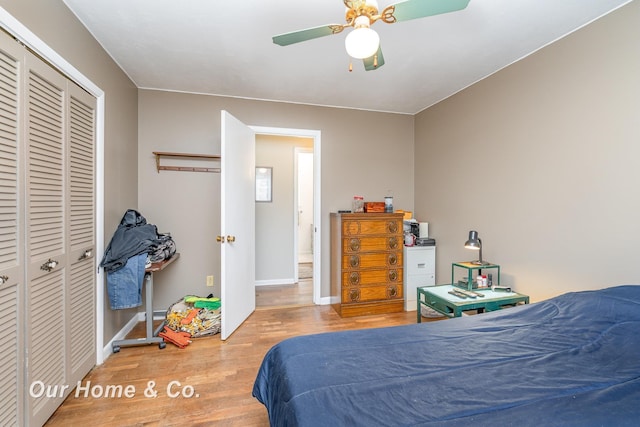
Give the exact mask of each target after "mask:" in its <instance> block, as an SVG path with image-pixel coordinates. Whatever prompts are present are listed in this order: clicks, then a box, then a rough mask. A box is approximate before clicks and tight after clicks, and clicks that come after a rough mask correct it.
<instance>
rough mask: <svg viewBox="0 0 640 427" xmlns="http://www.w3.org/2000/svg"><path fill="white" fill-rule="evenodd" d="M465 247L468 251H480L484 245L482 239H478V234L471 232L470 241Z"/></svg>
mask: <svg viewBox="0 0 640 427" xmlns="http://www.w3.org/2000/svg"><path fill="white" fill-rule="evenodd" d="M464 247H465V248H467V249H480V248H481V247H482V244H481V243H480V239H478V232H477V231H475V230H471V231H470V232H469V239H468V240H467V242H466V243H465V244H464Z"/></svg>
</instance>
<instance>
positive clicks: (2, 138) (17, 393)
mask: <svg viewBox="0 0 640 427" xmlns="http://www.w3.org/2000/svg"><path fill="white" fill-rule="evenodd" d="M0 43H1V48H0V316H2V317H1V318H2V335H3V339H2V345H0V367H2V375H0V425H2V426H13V425H20V424H22V423H21V420H22V418H21V414H22V412H23V411H22V409H21V408H22V405H23V402H24V399H23V394H22V390H23V389H24V387H23V382H22V378H23V375H22V373H23V370H22V366H23V360H24V359H23V357H24V354H23V349H24V343H23V341H22V339H23V338H22V335H23V334H22V329H21V328H22V325H23V322H22V309H21V305H20V304H21V303H22V301H23V299H24V298H23V297H24V296H23V294H22V292H23V289H24V283H25V280H24V263H23V250H24V245H23V243H22V242H23V239H22V232H23V229H22V227H23V223H22V222H21V218H23V208H22V206H23V205H22V200H23V197H22V195H21V194H20V191H21V189H22V188H23V186H22V182H21V181H22V179H21V177H22V174H21V172H22V168H21V159H22V153H21V144H19V142H18V141H19V136H20V129H22V124H21V121H20V117H21V115H20V114H19V107H20V103H19V98H20V92H21V86H22V85H21V79H20V76H21V73H20V69H21V66H22V61H23V56H24V50H23V49H22V48H21V47H20V46H19V45H18V44H17V43H15V42H14V41H13V40H12V39H10V38H9V37H8V36H7V35H6V34H4V33H0Z"/></svg>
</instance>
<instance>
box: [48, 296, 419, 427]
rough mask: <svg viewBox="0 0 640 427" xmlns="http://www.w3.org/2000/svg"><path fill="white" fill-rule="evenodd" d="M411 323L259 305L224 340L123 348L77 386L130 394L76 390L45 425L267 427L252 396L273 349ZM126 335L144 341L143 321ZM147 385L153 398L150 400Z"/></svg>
mask: <svg viewBox="0 0 640 427" xmlns="http://www.w3.org/2000/svg"><path fill="white" fill-rule="evenodd" d="M423 320H430V319H423ZM415 321H416V313H415V311H411V312H402V313H393V314H384V315H375V316H362V317H352V318H344V319H343V318H341V317H340V316H338V314H337V313H336V312H335V311H334V310H333V309H332V308H331V307H330V306H316V305H304V306H288V307H284V308H282V307H281V308H268V307H262V308H260V309H257V310H256V311H255V312H254V313H253V314H252V315H251V316H249V318H248V319H247V320H246V321H245V322H244V323H243V324H242V325H241V326H240V328H239V329H238V330H237V331H236V332H234V334H233V335H232V336H231V337H230V338H229V339H228V340H227V341H224V342H223V341H221V340H220V335H214V336H210V337H203V338H197V339H194V340H193V342H192V343H191V344H190V345H188V346H187V347H186V348H184V349H179V348H177V347H176V346H174V345H172V344H170V343H167V347H166V348H165V349H163V350H160V349H158V347H157V346H156V345H153V346H151V345H149V346H139V347H128V348H123V349H122V350H121V351H120V352H119V353H116V354H113V355H111V357H109V358H108V359H107V360H106V361H105V363H104V364H103V365H101V366H99V367H96V368H94V369H93V370H92V371H91V372H90V373H89V374H88V375H87V376H86V377H85V378H84V380H83V381H82V382H81V386H82V387H85V388H88V389H89V390H94V388H95V390H96V392H95V393H94V394H96V395H97V394H98V392H100V391H101V390H102V391H103V392H104V390H107V389H108V387H110V386H114V387H117V386H123V387H127V386H130V387H131V388H132V389H135V392H134V393H132V394H133V396H132V397H124V396H122V397H93V396H92V393H91V391H90V392H88V395H87V396H86V397H85V394H84V393H80V394H79V395H78V396H76V392H75V391H74V392H72V393H71V394H70V395H69V397H67V399H66V400H65V402H64V403H63V405H62V406H60V408H58V410H57V411H56V412H55V413H54V414H53V415H52V417H51V418H50V419H49V421H48V422H47V424H46V425H47V426H86V425H93V426H178V425H179V426H210V425H221V426H243V427H245V426H268V425H269V421H268V417H267V411H266V409H265V407H264V406H263V405H262V404H261V403H259V402H258V401H257V400H256V399H255V398H254V397H253V396H252V395H251V391H252V388H253V381H254V379H255V375H256V373H257V371H258V368H259V366H260V363H261V362H262V358H263V357H264V355H265V353H266V352H267V351H268V350H269V349H270V348H271V347H272V346H273V345H275V344H276V343H278V342H279V341H282V340H283V339H285V338H289V337H293V336H296V335H307V334H312V333H319V332H331V331H340V330H346V329H363V328H374V327H382V326H396V325H403V324H410V323H415ZM130 336H131V337H141V336H144V323H142V322H141V323H140V324H139V325H138V326H137V327H136V329H134V331H132V333H131V334H130ZM72 386H75V384H74V385H72ZM150 386H152V387H150ZM148 388H150V389H151V391H154V392H157V397H148V396H149V393H148V390H147V389H148ZM145 391H146V392H147V394H146V395H145ZM181 391H182V393H183V394H184V396H183V395H181ZM111 396H113V394H111Z"/></svg>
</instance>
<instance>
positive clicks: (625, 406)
mask: <svg viewBox="0 0 640 427" xmlns="http://www.w3.org/2000/svg"><path fill="white" fill-rule="evenodd" d="M253 395H254V396H255V397H256V398H257V399H258V400H259V401H260V402H262V403H263V404H264V405H265V406H266V407H267V409H268V412H269V419H270V422H271V425H272V426H278V427H284V426H332V427H338V426H368V427H369V426H432V425H433V426H435V425H437V426H460V425H464V426H467V425H472V426H478V425H482V426H487V425H491V426H506V425H513V426H518V427H523V426H552V425H562V426H622V425H634V426H637V425H640V286H632V285H628V286H618V287H612V288H608V289H604V290H600V291H584V292H574V293H568V294H564V295H561V296H559V297H556V298H552V299H549V300H547V301H543V302H539V303H536V304H530V305H524V306H518V307H514V308H510V309H507V310H502V311H496V312H492V313H486V314H482V315H476V316H469V317H461V318H455V319H450V320H443V321H438V322H429V323H421V324H414V325H407V326H398V327H389V328H381V329H368V330H356V331H345V332H334V333H326V334H318V335H310V336H301V337H296V338H291V339H287V340H285V341H282V342H281V343H279V344H277V345H275V346H274V347H273V348H271V350H269V352H268V353H267V354H266V356H265V358H264V360H263V363H262V366H261V368H260V370H259V372H258V375H257V378H256V381H255V385H254V388H253Z"/></svg>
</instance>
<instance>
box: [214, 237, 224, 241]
mask: <svg viewBox="0 0 640 427" xmlns="http://www.w3.org/2000/svg"><path fill="white" fill-rule="evenodd" d="M216 242H220V243H224V236H216Z"/></svg>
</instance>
